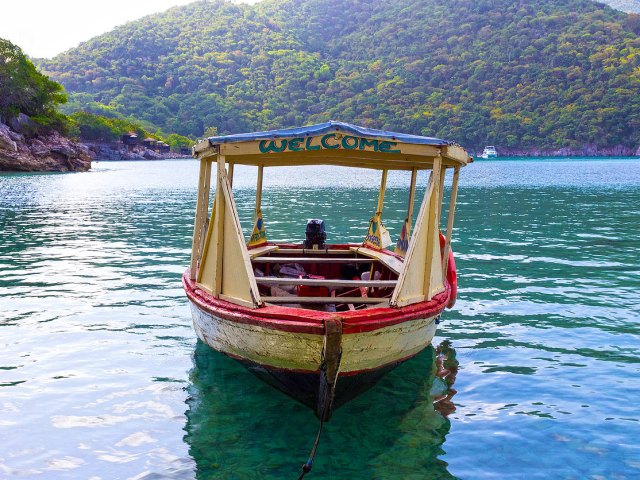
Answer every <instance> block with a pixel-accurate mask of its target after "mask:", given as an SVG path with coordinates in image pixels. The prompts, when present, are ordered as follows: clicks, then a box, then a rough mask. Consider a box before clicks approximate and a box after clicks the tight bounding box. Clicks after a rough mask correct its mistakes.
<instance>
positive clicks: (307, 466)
mask: <svg viewBox="0 0 640 480" xmlns="http://www.w3.org/2000/svg"><path fill="white" fill-rule="evenodd" d="M326 392H330V390H329V389H327V390H325V404H324V409H323V410H322V418H321V419H320V428H319V429H318V434H317V435H316V441H315V442H313V448H312V449H311V453H310V454H309V460H307V462H306V463H303V464H302V472H300V476H299V477H298V480H302V479H303V478H304V476H305V475H306V474H307V473H309V472H310V471H311V468H312V467H313V459H314V457H315V456H316V450H317V449H318V444H319V443H320V435H322V428H323V427H324V419H325V417H326V413H327V407H328V405H329V402H328V400H329V399H328V398H327V397H328V394H327V393H326Z"/></svg>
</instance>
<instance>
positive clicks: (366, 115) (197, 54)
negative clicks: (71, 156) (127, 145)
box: [40, 0, 640, 148]
mask: <svg viewBox="0 0 640 480" xmlns="http://www.w3.org/2000/svg"><path fill="white" fill-rule="evenodd" d="M638 34H640V17H639V16H637V15H627V14H624V13H622V12H618V11H615V10H613V9H611V8H609V7H607V6H605V5H603V4H598V3H594V2H591V1H588V0H539V1H534V0H522V1H519V2H513V1H508V0H451V1H448V2H439V1H437V0H394V1H393V2H380V1H376V0H285V1H280V0H267V1H264V2H262V3H258V4H256V5H253V6H248V5H235V4H229V3H224V2H219V1H217V2H210V3H207V2H197V3H193V4H190V5H187V6H184V7H176V8H173V9H171V10H168V11H167V12H165V13H162V14H158V15H152V16H149V17H145V18H143V19H141V20H139V21H136V22H132V23H129V24H127V25H124V26H122V27H119V28H117V29H115V30H114V31H112V32H110V33H108V34H105V35H102V36H100V37H97V38H95V39H93V40H91V41H89V42H86V43H84V44H82V45H81V46H79V47H78V48H76V49H74V50H71V51H69V52H67V53H65V54H62V55H59V56H58V57H56V58H54V59H53V60H49V61H41V62H40V67H41V68H42V69H43V71H45V72H46V73H47V74H49V75H50V76H51V77H52V78H53V79H54V80H56V81H59V82H61V83H62V84H63V85H64V86H65V87H66V89H67V90H68V92H69V94H70V98H69V103H68V106H67V109H70V110H73V109H80V108H82V109H85V110H89V111H92V112H95V113H101V114H107V115H108V114H110V113H116V112H117V113H118V114H120V115H125V116H128V115H133V116H135V117H137V118H140V119H142V120H145V121H147V122H150V123H152V124H154V125H157V126H159V127H161V128H162V129H164V130H165V131H173V132H178V133H181V134H185V135H202V133H203V132H204V131H205V129H207V128H209V127H217V128H218V131H219V132H220V133H232V132H240V131H251V130H258V129H265V128H275V127H286V126H293V125H300V124H304V123H309V122H317V121H324V120H328V119H336V120H342V121H347V122H354V123H358V124H362V125H366V126H373V127H379V128H387V129H395V130H400V131H407V132H412V133H422V134H427V135H434V136H440V137H444V138H451V139H455V140H457V141H459V142H460V143H462V144H464V145H465V146H467V147H470V148H477V147H479V146H482V145H484V144H486V143H492V144H496V145H498V146H502V147H520V148H530V147H538V148H551V147H578V146H581V145H584V144H594V145H598V146H614V145H625V146H628V147H635V146H637V145H638V144H639V143H640V38H639V37H638Z"/></svg>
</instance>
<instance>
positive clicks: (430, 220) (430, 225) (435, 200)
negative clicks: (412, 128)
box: [424, 154, 442, 301]
mask: <svg viewBox="0 0 640 480" xmlns="http://www.w3.org/2000/svg"><path fill="white" fill-rule="evenodd" d="M441 167H442V156H441V155H440V154H438V155H437V156H436V157H435V158H434V159H433V170H432V171H431V175H432V181H433V188H434V191H433V196H432V197H431V202H430V204H429V212H428V213H427V232H428V235H427V258H426V260H427V261H426V268H425V272H424V274H425V279H424V299H425V301H429V300H431V297H432V290H433V287H434V284H433V283H434V282H433V280H434V279H433V274H432V271H433V261H434V258H433V257H434V255H435V252H436V250H435V248H434V247H435V242H437V241H438V228H439V225H438V223H439V222H438V220H439V219H438V215H439V214H440V208H439V203H440V201H439V199H440V173H441ZM438 247H439V245H438ZM437 253H440V248H438V250H437ZM438 266H439V267H440V266H441V264H440V262H438ZM438 273H440V271H438Z"/></svg>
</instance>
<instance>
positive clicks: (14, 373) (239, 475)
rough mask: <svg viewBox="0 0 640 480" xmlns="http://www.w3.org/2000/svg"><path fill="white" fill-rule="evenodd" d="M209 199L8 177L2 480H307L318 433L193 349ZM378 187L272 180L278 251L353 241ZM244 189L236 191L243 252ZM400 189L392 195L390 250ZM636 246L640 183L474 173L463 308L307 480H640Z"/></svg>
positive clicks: (334, 173)
mask: <svg viewBox="0 0 640 480" xmlns="http://www.w3.org/2000/svg"><path fill="white" fill-rule="evenodd" d="M196 177H197V166H196V164H195V162H193V161H189V160H187V161H166V162H155V163H153V162H140V163H136V162H117V163H107V162H100V163H97V164H95V166H94V168H93V169H92V171H91V172H87V173H76V174H15V175H8V174H4V175H0V227H1V228H0V232H1V233H0V272H1V273H2V274H1V275H0V343H1V346H0V433H1V436H0V438H2V448H0V478H8V479H12V478H36V479H37V478H42V479H57V478H61V479H85V478H86V479H90V478H93V479H98V478H102V479H182V478H186V479H189V478H199V479H208V478H221V479H244V478H251V479H253V478H258V479H261V478H265V479H266V478H296V477H297V473H298V471H299V468H300V465H301V463H302V462H303V461H305V460H306V458H307V456H308V453H309V449H310V447H311V444H312V442H313V437H314V435H315V433H316V429H317V421H316V419H315V417H314V415H313V412H311V411H310V410H308V409H306V408H305V407H302V406H301V405H298V404H297V403H295V402H294V401H293V400H290V399H289V398H288V397H285V396H284V395H282V394H280V393H279V392H277V391H274V390H272V389H271V388H270V387H268V386H266V385H263V384H262V383H260V382H259V381H258V380H257V379H255V378H254V377H253V376H252V375H251V374H250V373H248V372H246V371H245V370H244V369H243V368H242V367H240V366H238V365H236V364H235V362H233V361H232V360H230V359H228V358H225V357H223V356H221V355H219V354H217V353H215V352H212V351H211V350H209V349H208V348H207V347H205V346H203V345H201V344H198V343H197V342H196V340H195V335H194V333H193V331H192V328H191V319H190V313H189V309H188V306H187V302H186V299H185V298H184V295H183V292H182V288H181V285H180V275H181V273H182V271H183V270H184V268H185V266H186V265H187V263H188V259H189V246H190V238H191V222H192V215H193V210H194V205H195V185H196ZM378 181H379V175H378V174H376V173H375V172H367V171H354V170H349V169H333V170H331V169H326V168H314V169H305V170H295V169H278V170H267V172H266V174H265V198H264V200H263V212H264V216H265V222H266V225H267V232H268V235H269V237H270V238H271V239H272V240H285V239H301V238H302V236H303V233H304V225H305V223H306V220H307V218H310V217H316V216H318V217H325V218H327V223H328V236H329V239H330V240H336V241H338V240H348V241H358V240H360V239H361V238H362V237H363V236H364V234H365V231H366V227H367V222H368V219H369V217H370V216H371V214H372V212H373V209H374V208H375V203H376V190H377V184H378ZM419 182H420V185H422V187H423V188H424V184H425V182H426V177H423V176H421V177H420V178H419ZM254 183H255V172H254V171H253V169H248V168H247V169H243V168H239V169H237V170H236V178H235V179H234V192H235V196H236V201H237V203H238V207H239V211H240V216H241V220H242V221H243V222H244V226H245V227H247V228H248V227H249V223H250V216H251V214H252V209H253V207H252V199H253V195H254V193H253V191H252V189H254V187H253V185H254ZM406 185H408V175H406V174H404V173H398V174H393V175H390V178H389V191H388V194H387V197H386V202H385V215H384V217H385V220H386V223H387V226H388V227H389V228H390V230H391V232H392V235H393V236H396V235H397V234H398V231H399V228H400V223H401V220H402V215H403V211H404V210H405V208H406V206H405V203H406V197H407V190H406ZM639 223H640V162H639V161H638V160H630V159H596V160H554V159H541V160H539V159H536V160H497V161H486V160H485V161H477V162H476V163H474V164H473V165H471V166H470V167H468V168H466V169H465V170H463V173H462V174H461V178H460V192H459V204H458V209H457V211H456V229H455V232H454V237H455V243H454V250H455V252H456V258H457V264H458V272H459V282H460V291H459V298H458V302H457V304H456V306H455V308H454V309H453V310H451V311H448V312H447V313H446V314H445V315H444V316H443V322H442V323H441V324H440V326H439V330H438V333H437V336H436V338H435V339H434V342H433V345H434V347H431V348H429V349H427V350H425V351H424V352H423V353H422V354H421V355H419V356H418V357H416V358H415V359H413V360H411V361H409V362H407V363H406V364H404V365H402V366H401V367H399V368H398V369H396V370H395V371H394V372H392V373H391V374H389V375H388V376H387V377H385V378H384V379H383V381H382V382H381V383H380V384H379V385H378V386H377V387H376V388H374V389H373V390H371V391H370V392H368V393H367V394H365V395H363V396H361V397H359V398H357V399H356V400H355V401H353V402H351V403H350V404H348V405H346V406H344V407H342V408H341V409H339V410H338V411H337V412H336V413H335V415H334V416H333V418H332V420H331V422H330V423H329V424H328V425H327V428H326V431H325V433H324V435H323V438H322V441H321V443H320V447H319V450H318V455H317V457H316V462H315V466H314V470H313V472H312V473H311V474H310V476H309V477H308V478H318V479H320V478H367V479H368V478H376V479H392V478H393V479H396V478H398V479H406V478H415V479H425V478H434V479H441V478H463V479H485V478H486V479H488V478H513V479H522V478H527V479H529V478H545V479H546V478H558V479H583V478H592V479H600V478H606V479H634V478H640V440H638V439H639V438H640V407H639V406H638V405H639V403H638V398H640V341H639V336H638V335H639V334H640V326H639V320H640V240H639V238H638V232H639V231H640V230H639V227H638V225H639ZM436 348H437V349H438V350H437V351H436ZM434 400H438V401H437V402H436V403H435V404H434Z"/></svg>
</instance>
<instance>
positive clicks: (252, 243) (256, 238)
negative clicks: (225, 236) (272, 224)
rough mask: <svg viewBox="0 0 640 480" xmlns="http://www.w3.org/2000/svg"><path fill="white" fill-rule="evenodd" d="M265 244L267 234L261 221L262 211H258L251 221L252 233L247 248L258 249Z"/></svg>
mask: <svg viewBox="0 0 640 480" xmlns="http://www.w3.org/2000/svg"><path fill="white" fill-rule="evenodd" d="M266 244H267V232H265V230H264V221H263V220H262V210H258V211H257V212H256V215H255V219H254V221H253V231H252V232H251V237H249V243H247V247H249V248H252V247H260V246H262V245H266Z"/></svg>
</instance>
